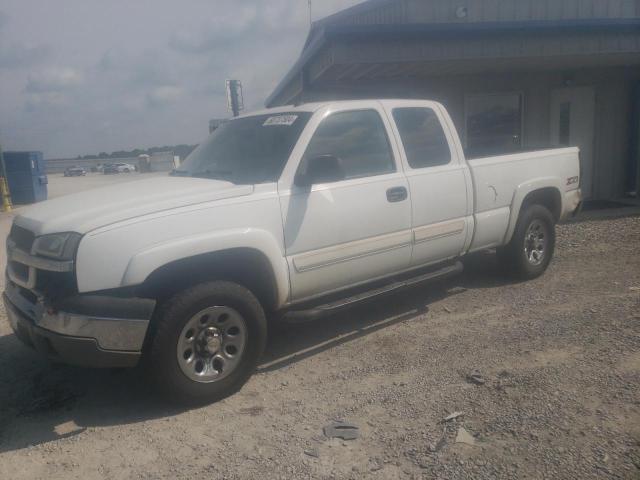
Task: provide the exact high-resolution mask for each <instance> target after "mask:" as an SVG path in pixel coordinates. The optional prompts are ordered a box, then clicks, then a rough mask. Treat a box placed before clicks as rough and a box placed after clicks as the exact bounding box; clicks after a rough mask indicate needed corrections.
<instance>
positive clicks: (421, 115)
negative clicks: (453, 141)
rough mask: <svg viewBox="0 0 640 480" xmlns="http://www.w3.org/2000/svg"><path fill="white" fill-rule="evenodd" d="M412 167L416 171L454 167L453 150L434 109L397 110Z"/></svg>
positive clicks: (397, 121) (394, 117) (412, 108)
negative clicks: (445, 166)
mask: <svg viewBox="0 0 640 480" xmlns="http://www.w3.org/2000/svg"><path fill="white" fill-rule="evenodd" d="M392 113H393V119H394V120H395V122H396V126H397V127H398V132H399V133H400V139H401V140H402V144H403V146H404V151H405V153H406V156H407V161H408V162H409V166H410V167H411V168H413V169H420V168H428V167H437V166H441V165H447V164H449V163H451V149H450V148H449V142H448V141H447V136H446V134H445V133H444V130H443V128H442V124H441V123H440V119H439V118H438V116H437V115H436V112H434V111H433V110H432V109H431V108H426V107H406V108H394V109H393V112H392Z"/></svg>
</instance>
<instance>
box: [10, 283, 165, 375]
mask: <svg viewBox="0 0 640 480" xmlns="http://www.w3.org/2000/svg"><path fill="white" fill-rule="evenodd" d="M25 293H26V295H25ZM32 295H33V294H32V293H31V292H25V291H24V289H21V287H19V286H18V285H15V284H14V283H13V282H11V281H7V287H6V290H5V293H4V295H3V300H4V305H5V309H6V312H7V317H8V319H9V323H10V324H11V327H12V329H13V331H14V332H15V333H16V335H17V336H18V338H20V340H22V341H23V342H24V343H25V344H26V345H28V346H30V347H33V348H34V349H35V350H37V351H39V352H40V353H42V354H44V355H46V356H47V357H49V358H51V359H53V360H56V361H60V362H63V363H69V364H73V365H80V366H85V367H132V366H135V365H136V364H137V363H138V360H139V359H140V356H141V353H142V346H143V344H144V339H145V336H146V333H147V328H148V326H149V321H150V319H151V315H152V314H153V310H154V308H155V302H154V301H153V300H149V299H141V298H122V297H116V296H104V295H77V296H75V297H71V298H67V299H64V300H62V301H59V302H56V304H55V305H45V302H44V301H43V300H42V299H38V300H36V301H35V302H34V301H33V299H31V298H30V297H31V296H32Z"/></svg>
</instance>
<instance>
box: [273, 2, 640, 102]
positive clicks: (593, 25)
mask: <svg viewBox="0 0 640 480" xmlns="http://www.w3.org/2000/svg"><path fill="white" fill-rule="evenodd" d="M381 3H390V0H377V1H374V0H372V1H371V2H366V3H365V4H359V5H356V6H355V7H352V8H351V9H347V10H344V11H342V12H339V13H337V14H335V15H332V16H330V17H327V18H325V19H323V20H321V21H319V22H316V23H315V24H314V25H313V27H312V29H311V32H310V34H309V37H308V38H307V44H306V45H305V48H304V50H303V51H302V54H301V56H300V58H299V59H298V60H297V61H296V63H295V64H294V65H293V67H292V68H291V69H290V70H289V71H288V72H287V74H286V75H285V77H284V78H283V79H282V80H281V81H280V83H279V84H278V86H277V87H276V88H275V90H274V91H273V93H271V95H269V97H268V98H267V100H266V102H265V103H266V105H267V106H268V105H271V104H272V103H273V102H274V101H275V100H276V99H277V97H278V96H279V95H280V94H281V93H282V91H283V90H284V89H285V88H286V87H287V86H288V85H289V83H290V82H291V81H292V80H293V79H294V78H295V77H296V76H297V75H299V74H300V73H301V72H302V71H303V69H304V67H305V66H306V65H307V63H308V62H309V61H310V60H311V58H312V57H313V56H315V55H316V54H317V53H318V52H319V51H320V50H321V49H322V48H324V47H325V46H326V45H327V43H328V42H329V40H335V39H345V38H355V37H360V38H362V37H366V38H370V39H381V38H385V37H388V38H390V37H393V38H399V37H404V38H411V37H416V38H418V37H419V38H424V37H437V38H442V37H443V36H448V35H450V36H452V37H455V38H460V37H463V36H491V35H494V36H497V35H517V34H520V33H522V34H525V33H533V32H539V33H541V34H554V33H563V32H567V31H582V32H584V31H594V32H595V31H604V30H615V31H619V32H624V31H638V30H640V18H606V19H572V20H543V21H509V22H472V23H409V24H406V23H405V24H366V25H348V24H341V25H340V24H339V25H335V24H333V22H334V21H335V20H336V19H339V18H342V17H346V16H348V15H351V14H353V13H354V12H353V10H354V9H363V8H364V6H367V7H368V8H374V7H376V6H379V5H380V4H381Z"/></svg>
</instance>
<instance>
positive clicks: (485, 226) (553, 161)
mask: <svg viewBox="0 0 640 480" xmlns="http://www.w3.org/2000/svg"><path fill="white" fill-rule="evenodd" d="M467 162H468V164H469V169H470V170H471V177H472V180H473V184H474V221H475V226H476V232H475V235H474V238H473V241H472V243H471V247H470V249H469V250H470V251H475V250H480V249H483V248H491V247H495V246H497V245H502V244H503V243H504V240H505V235H507V236H510V232H512V231H513V226H514V225H515V220H516V219H515V218H513V215H512V213H513V209H514V207H519V205H520V203H521V202H522V200H523V198H524V196H526V193H527V192H528V191H530V190H532V189H533V188H535V186H536V185H537V184H546V185H550V184H551V185H554V186H555V187H557V188H558V190H559V191H560V192H561V199H560V201H561V208H560V210H561V211H560V216H561V217H564V216H565V215H566V214H567V212H568V210H569V209H570V208H571V205H570V204H569V203H570V202H568V201H567V199H566V198H565V197H566V196H567V194H569V193H570V192H572V191H576V190H578V188H579V184H578V183H577V181H576V182H575V183H570V184H569V179H573V178H575V177H577V176H579V172H580V161H579V149H578V148H575V147H572V148H561V149H550V150H537V151H533V152H519V153H516V154H512V155H500V156H495V157H485V158H477V159H473V160H468V161H467ZM518 196H521V197H523V198H518ZM519 202H520V203H519Z"/></svg>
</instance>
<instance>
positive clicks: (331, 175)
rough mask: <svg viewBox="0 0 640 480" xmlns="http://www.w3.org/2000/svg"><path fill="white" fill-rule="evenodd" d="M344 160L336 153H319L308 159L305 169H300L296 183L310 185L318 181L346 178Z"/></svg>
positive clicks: (300, 185)
mask: <svg viewBox="0 0 640 480" xmlns="http://www.w3.org/2000/svg"><path fill="white" fill-rule="evenodd" d="M344 178H345V173H344V168H343V167H342V160H340V158H339V157H336V156H335V155H319V156H317V157H311V158H310V159H309V160H307V161H306V165H305V166H304V169H303V171H298V173H297V174H296V178H295V184H296V185H298V186H299V187H310V186H311V185H315V184H318V183H332V182H339V181H340V180H344Z"/></svg>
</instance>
